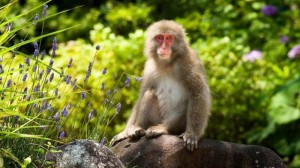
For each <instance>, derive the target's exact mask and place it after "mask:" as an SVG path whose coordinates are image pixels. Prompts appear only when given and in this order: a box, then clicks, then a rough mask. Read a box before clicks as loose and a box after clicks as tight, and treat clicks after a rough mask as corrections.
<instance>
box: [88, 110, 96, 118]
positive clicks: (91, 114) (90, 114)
mask: <svg viewBox="0 0 300 168" xmlns="http://www.w3.org/2000/svg"><path fill="white" fill-rule="evenodd" d="M94 114H95V110H94V109H93V110H91V112H90V113H89V116H88V119H89V120H90V119H91V118H93V117H94Z"/></svg>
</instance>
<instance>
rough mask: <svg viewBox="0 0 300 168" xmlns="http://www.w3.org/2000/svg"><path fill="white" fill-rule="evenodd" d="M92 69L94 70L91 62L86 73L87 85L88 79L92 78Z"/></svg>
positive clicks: (85, 80)
mask: <svg viewBox="0 0 300 168" xmlns="http://www.w3.org/2000/svg"><path fill="white" fill-rule="evenodd" d="M92 68H93V62H90V63H89V67H88V70H87V71H86V75H85V78H84V82H85V83H86V82H87V80H88V78H89V77H90V76H91V73H92Z"/></svg>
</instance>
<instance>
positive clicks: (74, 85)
mask: <svg viewBox="0 0 300 168" xmlns="http://www.w3.org/2000/svg"><path fill="white" fill-rule="evenodd" d="M76 82H77V78H75V79H74V80H73V81H72V82H71V85H72V87H73V90H75V88H76Z"/></svg>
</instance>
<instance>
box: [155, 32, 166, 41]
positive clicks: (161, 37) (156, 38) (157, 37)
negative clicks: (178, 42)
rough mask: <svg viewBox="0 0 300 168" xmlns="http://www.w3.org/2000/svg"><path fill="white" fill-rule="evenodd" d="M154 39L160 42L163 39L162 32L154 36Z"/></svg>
mask: <svg viewBox="0 0 300 168" xmlns="http://www.w3.org/2000/svg"><path fill="white" fill-rule="evenodd" d="M155 40H156V41H157V42H159V43H162V42H163V41H164V36H163V35H162V34H159V35H157V36H155Z"/></svg>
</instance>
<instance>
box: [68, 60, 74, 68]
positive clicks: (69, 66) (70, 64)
mask: <svg viewBox="0 0 300 168" xmlns="http://www.w3.org/2000/svg"><path fill="white" fill-rule="evenodd" d="M72 62H73V58H70V61H69V64H68V68H71V66H72Z"/></svg>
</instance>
